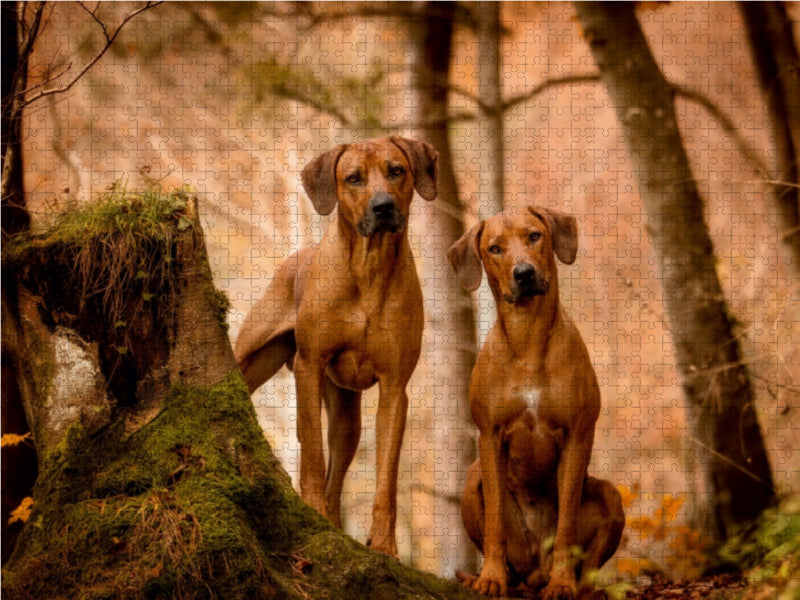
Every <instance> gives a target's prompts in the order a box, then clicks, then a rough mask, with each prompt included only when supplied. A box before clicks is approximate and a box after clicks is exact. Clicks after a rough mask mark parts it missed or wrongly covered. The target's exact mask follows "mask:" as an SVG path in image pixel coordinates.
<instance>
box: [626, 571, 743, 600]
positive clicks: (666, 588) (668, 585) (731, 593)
mask: <svg viewBox="0 0 800 600" xmlns="http://www.w3.org/2000/svg"><path fill="white" fill-rule="evenodd" d="M747 588H748V582H747V579H746V578H745V577H744V576H743V575H742V574H740V573H739V574H727V573H726V574H722V575H711V576H707V577H700V578H698V579H691V580H683V581H668V580H665V579H656V580H654V581H653V582H652V583H650V584H648V585H646V586H643V587H637V588H635V589H632V590H629V591H628V592H627V596H626V600H673V599H674V600H677V599H681V600H695V599H700V598H704V599H705V598H708V599H710V600H723V599H724V600H728V599H733V598H756V597H757V596H756V595H751V594H750V593H749V592H748V590H747Z"/></svg>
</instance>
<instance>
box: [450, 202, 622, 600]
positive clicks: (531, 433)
mask: <svg viewBox="0 0 800 600" xmlns="http://www.w3.org/2000/svg"><path fill="white" fill-rule="evenodd" d="M577 250H578V227H577V222H576V221H575V218H574V217H572V216H568V215H564V214H561V213H558V212H555V211H551V210H547V209H544V208H538V207H530V208H528V209H523V210H520V211H518V212H514V211H505V212H503V213H500V214H498V215H495V216H494V217H492V218H490V219H487V220H486V221H484V222H482V223H480V224H478V225H476V226H475V227H473V228H472V229H470V230H469V231H468V232H466V233H465V234H464V235H463V236H462V237H461V239H460V240H459V241H458V242H456V243H455V244H454V245H453V246H452V248H450V250H449V252H448V259H449V260H450V264H451V265H452V266H453V268H454V269H455V271H456V273H457V275H458V278H459V280H460V281H461V283H462V285H464V287H466V288H467V289H469V290H475V289H476V288H477V287H478V285H479V284H480V281H481V265H483V268H484V269H485V270H486V275H487V277H488V279H489V286H490V287H491V290H492V294H493V295H494V298H495V302H496V304H497V315H498V316H497V322H496V323H495V324H494V327H493V328H492V329H491V331H490V332H489V334H488V336H487V338H486V342H485V343H484V345H483V348H482V349H481V352H480V354H479V355H478V360H477V363H476V364H475V368H474V370H473V371H472V379H471V382H470V407H471V411H472V418H473V420H474V421H475V424H476V425H477V426H478V429H479V430H480V439H479V455H480V458H479V460H478V461H477V462H476V463H475V464H473V465H472V466H471V467H470V469H469V471H468V475H467V483H466V486H465V490H464V495H463V498H462V516H463V519H464V524H465V526H466V529H467V532H468V533H469V535H470V537H471V538H472V540H473V542H475V544H476V545H477V546H478V548H479V549H480V550H481V551H482V552H483V554H484V564H483V568H482V570H481V573H480V575H479V576H478V577H475V576H471V575H466V574H463V573H462V574H460V579H462V581H463V582H464V583H465V585H468V586H470V587H472V588H473V589H475V590H477V591H478V592H480V593H482V594H488V595H491V596H497V595H499V594H500V595H505V593H506V591H507V587H508V584H509V576H511V578H512V582H524V583H527V585H528V586H530V587H532V588H538V587H542V586H543V585H545V584H546V586H547V587H546V588H545V590H544V598H547V599H555V598H559V599H560V598H573V597H574V596H575V593H576V580H577V576H578V574H579V573H583V574H586V573H588V572H589V571H590V570H593V569H598V568H599V567H600V566H601V565H602V564H603V563H604V562H605V561H607V560H608V559H609V558H610V557H611V555H612V554H613V553H614V551H615V550H616V548H617V546H618V545H619V541H620V537H621V535H622V528H623V525H624V514H623V512H622V502H621V499H620V495H619V493H618V492H617V491H616V489H615V488H614V486H613V485H611V484H610V483H609V482H607V481H601V480H598V479H594V478H592V477H588V476H587V473H586V469H587V466H588V464H589V458H590V455H591V452H592V443H593V440H594V427H595V421H596V420H597V417H598V415H599V413H600V391H599V387H598V385H597V379H596V377H595V374H594V369H593V368H592V365H591V363H590V361H589V354H588V352H587V350H586V346H585V345H584V343H583V340H582V339H581V336H580V334H579V333H578V330H577V328H576V327H575V325H574V324H573V322H572V320H571V319H570V318H569V316H568V315H567V314H566V313H565V312H564V309H563V307H562V306H561V302H560V300H559V296H558V277H557V271H556V261H555V257H558V258H559V259H560V260H561V261H562V262H564V263H567V264H571V263H573V262H574V261H575V257H576V254H577ZM552 536H555V542H554V544H553V546H552V552H551V551H550V549H549V545H548V544H549V542H550V541H551V539H548V538H552ZM575 546H579V547H580V548H581V549H582V550H583V552H582V554H583V558H582V560H579V561H576V560H575V558H574V557H573V554H574V552H575ZM576 562H577V564H576Z"/></svg>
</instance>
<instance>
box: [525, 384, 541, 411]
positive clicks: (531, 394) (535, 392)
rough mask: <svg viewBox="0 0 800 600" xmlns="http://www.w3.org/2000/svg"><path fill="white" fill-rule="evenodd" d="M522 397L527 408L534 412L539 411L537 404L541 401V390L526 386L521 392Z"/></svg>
mask: <svg viewBox="0 0 800 600" xmlns="http://www.w3.org/2000/svg"><path fill="white" fill-rule="evenodd" d="M522 399H523V400H524V401H525V405H526V406H527V407H528V410H530V411H531V412H533V413H534V414H536V413H538V412H539V405H540V404H541V403H542V390H540V389H539V388H528V389H527V390H525V391H524V392H522Z"/></svg>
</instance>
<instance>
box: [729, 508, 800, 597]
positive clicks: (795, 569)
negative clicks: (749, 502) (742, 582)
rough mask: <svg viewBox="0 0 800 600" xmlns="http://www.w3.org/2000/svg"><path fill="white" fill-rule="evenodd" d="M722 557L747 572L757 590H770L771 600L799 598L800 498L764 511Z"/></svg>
mask: <svg viewBox="0 0 800 600" xmlns="http://www.w3.org/2000/svg"><path fill="white" fill-rule="evenodd" d="M719 555H720V558H722V559H723V560H726V561H728V562H730V563H733V564H735V565H737V566H738V567H739V568H740V569H742V570H743V571H746V572H747V577H748V580H749V581H750V583H751V585H752V586H753V587H754V588H755V589H759V590H770V591H771V592H772V593H773V595H770V596H769V597H778V598H784V597H785V598H796V597H797V594H800V495H794V496H789V497H787V498H785V499H784V500H783V501H782V502H781V503H780V505H778V506H777V507H775V508H771V509H768V510H766V511H764V512H763V513H762V514H761V516H760V517H759V519H758V520H757V521H756V523H754V524H753V525H752V526H751V527H748V528H745V529H743V530H742V532H741V534H740V535H737V536H733V537H732V538H731V539H730V540H729V541H728V542H727V543H726V544H725V545H724V546H723V547H722V549H721V550H720V552H719ZM764 597H767V596H764Z"/></svg>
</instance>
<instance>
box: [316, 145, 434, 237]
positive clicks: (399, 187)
mask: <svg viewBox="0 0 800 600" xmlns="http://www.w3.org/2000/svg"><path fill="white" fill-rule="evenodd" d="M438 168H439V153H438V152H436V150H435V149H434V148H433V146H431V145H430V144H428V143H426V142H419V141H415V140H410V139H407V138H402V137H397V136H392V137H389V138H379V139H372V140H364V141H361V142H357V143H354V144H348V145H341V146H336V147H335V148H333V149H332V150H329V151H328V152H326V153H324V154H322V155H321V156H319V157H317V158H315V159H314V160H313V161H311V162H310V163H309V164H308V165H307V166H306V167H305V168H304V169H303V174H302V179H303V187H304V188H305V190H306V193H307V194H308V196H309V198H311V202H312V203H313V204H314V208H315V209H316V211H317V212H318V213H319V214H321V215H327V214H329V213H330V212H331V211H332V210H333V207H334V206H336V203H337V202H338V203H339V217H340V218H342V219H345V220H346V221H347V222H349V223H350V224H351V225H352V226H353V227H354V228H355V229H356V231H358V233H360V234H361V235H363V236H365V237H369V236H371V235H373V234H376V233H382V232H394V233H398V232H401V231H403V230H404V229H405V227H406V224H407V223H408V217H409V213H410V207H411V199H412V197H413V196H414V190H415V189H416V190H417V192H419V195H420V196H422V197H423V198H425V199H426V200H433V199H434V198H436V194H437V193H438V190H437V187H436V178H437V174H438Z"/></svg>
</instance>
